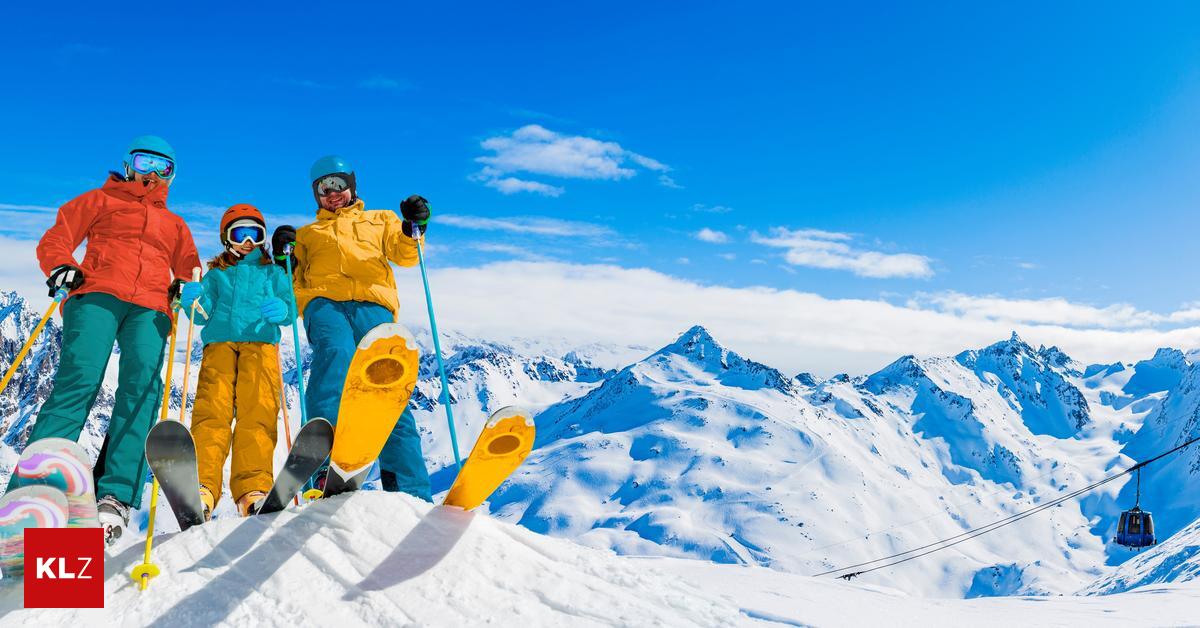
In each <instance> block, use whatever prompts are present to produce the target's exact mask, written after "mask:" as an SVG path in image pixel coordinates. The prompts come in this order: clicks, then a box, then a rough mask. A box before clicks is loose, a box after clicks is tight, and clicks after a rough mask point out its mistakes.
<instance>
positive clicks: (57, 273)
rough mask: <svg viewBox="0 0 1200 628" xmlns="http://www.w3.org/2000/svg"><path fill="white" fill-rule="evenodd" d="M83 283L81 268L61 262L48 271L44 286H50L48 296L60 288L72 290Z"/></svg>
mask: <svg viewBox="0 0 1200 628" xmlns="http://www.w3.org/2000/svg"><path fill="white" fill-rule="evenodd" d="M82 285H83V270H82V269H81V268H79V267H78V266H72V265H70V264H63V265H61V266H58V267H56V268H55V269H54V270H52V271H50V277H49V278H48V279H46V286H47V287H49V288H50V296H54V293H56V292H58V291H59V290H61V289H66V290H74V289H76V288H78V287H79V286H82Z"/></svg>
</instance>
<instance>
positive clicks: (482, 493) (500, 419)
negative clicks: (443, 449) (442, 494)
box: [445, 406, 535, 510]
mask: <svg viewBox="0 0 1200 628" xmlns="http://www.w3.org/2000/svg"><path fill="white" fill-rule="evenodd" d="M534 436H535V430H534V425H533V415H532V414H530V413H529V412H528V411H527V410H523V409H521V408H518V407H515V406H507V407H504V408H500V409H499V410H497V411H495V412H494V413H492V416H491V417H489V418H488V422H487V425H486V426H484V428H483V433H482V434H480V435H479V439H478V440H476V441H475V448H474V449H472V450H471V455H470V456H468V457H467V460H466V462H464V463H463V465H462V469H461V470H459V472H458V477H457V478H455V479H454V485H453V486H451V487H450V492H449V493H447V494H446V502H445V504H446V505H447V506H457V507H459V508H462V509H464V510H471V509H472V508H475V507H476V506H478V505H480V504H482V503H483V502H484V500H486V499H487V498H488V497H490V496H491V494H492V492H493V491H495V490H496V489H497V488H499V486H500V484H501V483H503V482H504V480H506V479H507V478H508V476H510V475H512V472H513V471H516V470H517V467H519V466H521V463H522V462H524V461H525V458H526V456H528V455H529V452H530V451H532V450H533V439H534Z"/></svg>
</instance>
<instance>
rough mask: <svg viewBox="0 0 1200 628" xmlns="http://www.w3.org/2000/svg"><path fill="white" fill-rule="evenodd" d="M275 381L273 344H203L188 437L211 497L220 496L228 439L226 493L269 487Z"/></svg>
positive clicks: (276, 365)
mask: <svg viewBox="0 0 1200 628" xmlns="http://www.w3.org/2000/svg"><path fill="white" fill-rule="evenodd" d="M279 384H280V381H279V353H278V347H277V346H276V345H273V344H268V343H264V342H214V343H210V344H207V345H205V346H204V360H203V361H202V362H201V364H200V379H199V382H198V383H197V384H196V403H195V405H194V406H193V408H192V438H193V439H194V440H195V441H196V462H197V465H198V467H199V473H200V484H201V485H202V486H204V487H206V488H207V489H208V490H210V491H212V494H213V498H214V500H216V501H220V499H221V472H222V470H223V469H224V467H225V459H226V458H228V457H229V452H230V445H231V444H232V445H233V460H232V462H231V463H230V471H229V492H230V494H232V495H233V498H234V500H235V501H236V500H238V499H240V498H241V497H242V496H243V495H245V494H246V493H249V492H250V491H263V492H266V491H269V490H271V484H272V483H273V482H274V480H275V477H274V473H273V469H272V467H273V462H274V461H273V459H272V458H273V455H274V452H275V439H276V436H277V432H276V417H277V416H278V415H279ZM231 441H232V443H231Z"/></svg>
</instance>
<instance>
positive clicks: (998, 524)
mask: <svg viewBox="0 0 1200 628" xmlns="http://www.w3.org/2000/svg"><path fill="white" fill-rule="evenodd" d="M1197 442H1200V436H1196V437H1195V438H1192V439H1191V440H1188V441H1187V442H1185V443H1183V444H1181V445H1178V446H1176V447H1174V448H1172V449H1169V450H1167V451H1165V452H1163V453H1161V454H1159V455H1157V456H1155V457H1153V458H1150V459H1149V460H1145V461H1142V462H1139V463H1137V464H1135V465H1133V466H1131V467H1129V468H1128V469H1125V470H1123V471H1121V472H1120V473H1116V474H1113V475H1110V476H1108V477H1106V478H1104V479H1102V480H1100V481H1098V482H1095V483H1093V484H1091V485H1089V486H1085V487H1083V488H1081V489H1078V490H1076V491H1073V492H1071V493H1069V494H1067V495H1063V496H1061V497H1058V498H1056V499H1054V500H1052V501H1049V502H1046V503H1045V504H1039V505H1038V506H1035V507H1034V508H1030V509H1028V510H1025V511H1022V512H1019V513H1016V514H1014V515H1010V516H1008V517H1005V518H1003V519H999V520H997V521H994V522H992V523H989V524H987V525H984V526H980V527H978V528H974V529H972V530H968V531H966V532H963V533H962V534H957V535H955V536H952V537H948V538H945V539H942V540H940V541H936V542H933V543H929V544H927V545H922V546H921V547H916V548H913V549H910V550H907V551H904V552H899V553H896V554H892V555H891V556H884V557H882V558H877V559H875V560H871V561H867V562H864V563H858V564H856V565H849V566H846V567H840V568H838V569H831V570H829V571H823V572H821V573H818V574H815V575H814V577H816V576H827V575H830V574H835V573H841V572H847V571H849V570H851V569H856V568H858V567H865V566H867V565H874V564H875V563H880V562H884V561H888V560H891V559H893V558H900V557H901V556H907V555H909V554H914V553H915V552H921V553H919V554H916V555H914V556H907V558H903V559H901V560H897V561H895V562H892V563H888V564H886V565H880V566H877V567H872V568H870V569H865V570H862V571H856V572H851V573H845V574H843V575H841V576H839V577H841V578H845V579H847V580H849V579H850V578H853V577H855V576H858V575H862V574H865V573H870V572H872V571H876V570H879V569H885V568H887V567H893V566H895V565H899V564H900V563H904V562H908V561H910V560H913V559H916V558H920V557H922V556H928V555H929V554H932V553H934V552H940V551H941V550H944V549H946V548H948V547H953V546H955V545H958V544H959V543H963V542H965V541H969V540H971V539H973V538H975V537H977V536H982V535H984V534H987V533H988V532H993V531H995V530H998V529H1000V528H1003V527H1004V526H1007V525H1009V524H1012V523H1016V522H1017V521H1020V520H1021V519H1024V518H1026V517H1029V516H1032V515H1034V514H1037V513H1039V512H1041V511H1043V510H1046V509H1047V508H1053V507H1055V506H1057V505H1059V504H1061V503H1063V502H1066V501H1069V500H1071V499H1074V498H1075V497H1078V496H1080V495H1083V494H1084V493H1088V492H1091V491H1093V490H1095V489H1096V488H1099V487H1100V486H1102V485H1104V484H1107V483H1109V482H1112V481H1113V480H1116V479H1117V478H1119V477H1122V476H1124V475H1128V474H1130V473H1133V472H1135V471H1140V470H1141V468H1142V467H1145V466H1146V465H1148V464H1151V463H1153V462H1157V461H1159V460H1161V459H1163V458H1165V457H1167V456H1169V455H1171V454H1174V453H1176V452H1178V451H1180V450H1183V449H1186V448H1187V447H1188V446H1190V445H1193V444H1195V443H1197ZM931 548H932V549H931ZM922 550H928V551H922Z"/></svg>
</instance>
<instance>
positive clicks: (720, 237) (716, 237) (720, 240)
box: [692, 227, 729, 244]
mask: <svg viewBox="0 0 1200 628" xmlns="http://www.w3.org/2000/svg"><path fill="white" fill-rule="evenodd" d="M692 237H694V238H696V239H697V240H699V241H701V242H710V243H712V244H725V243H726V242H728V241H729V236H727V235H725V234H724V233H722V232H720V231H717V230H715V229H709V228H708V227H705V228H703V229H701V230H699V231H697V232H696V233H694V234H692Z"/></svg>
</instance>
